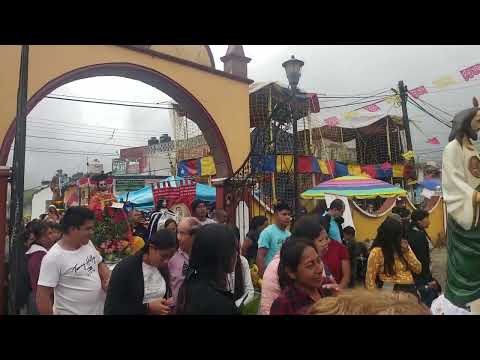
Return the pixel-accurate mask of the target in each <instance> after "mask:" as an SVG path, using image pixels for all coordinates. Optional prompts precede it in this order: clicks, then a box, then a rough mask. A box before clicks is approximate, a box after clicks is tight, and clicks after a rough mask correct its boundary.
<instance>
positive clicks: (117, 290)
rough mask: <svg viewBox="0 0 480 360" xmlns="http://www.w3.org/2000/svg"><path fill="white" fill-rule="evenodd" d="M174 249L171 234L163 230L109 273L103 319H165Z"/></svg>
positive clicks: (170, 308)
mask: <svg viewBox="0 0 480 360" xmlns="http://www.w3.org/2000/svg"><path fill="white" fill-rule="evenodd" d="M176 248H177V242H176V239H175V237H174V236H173V234H172V233H171V232H170V231H169V230H166V229H162V230H160V231H158V232H157V233H155V234H154V235H152V238H151V239H150V241H147V242H146V243H145V246H144V247H143V249H142V250H141V251H139V252H138V253H137V254H135V255H131V256H129V257H127V258H125V259H123V260H122V261H121V262H120V263H119V264H118V265H117V266H116V267H115V269H113V271H112V276H111V277H110V283H109V286H108V291H107V299H106V301H105V308H104V314H105V315H147V314H152V315H166V314H169V313H171V312H172V309H174V306H173V304H172V303H171V302H172V300H171V296H172V292H171V289H170V276H169V273H168V261H169V260H170V258H171V257H172V256H173V254H174V253H175V251H176Z"/></svg>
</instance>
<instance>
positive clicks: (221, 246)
mask: <svg viewBox="0 0 480 360" xmlns="http://www.w3.org/2000/svg"><path fill="white" fill-rule="evenodd" d="M237 254H238V251H237V250H236V246H235V235H234V233H233V231H232V230H231V229H230V228H229V227H228V226H226V225H221V224H209V225H205V226H202V227H201V228H200V229H199V230H198V231H197V234H196V236H195V241H194V243H193V247H192V252H191V255H190V263H189V268H188V270H187V275H186V277H185V281H184V282H183V284H182V286H181V287H180V290H179V293H178V300H177V313H178V314H185V315H236V314H238V310H237V307H236V306H235V302H234V300H233V294H232V293H231V292H230V291H228V290H227V275H228V274H229V273H231V272H233V271H234V269H235V263H236V260H237Z"/></svg>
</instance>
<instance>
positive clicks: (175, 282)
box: [168, 217, 201, 304]
mask: <svg viewBox="0 0 480 360" xmlns="http://www.w3.org/2000/svg"><path fill="white" fill-rule="evenodd" d="M200 226H201V223H200V221H198V220H197V219H196V218H194V217H187V218H183V219H182V220H181V221H180V223H179V224H178V228H177V239H178V245H179V248H178V250H177V252H176V253H175V255H173V257H172V258H171V259H170V261H169V262H168V270H169V271H170V286H171V288H172V297H173V303H174V304H176V303H177V296H178V290H179V289H180V286H182V284H183V280H184V279H185V273H186V271H187V268H188V263H189V260H190V252H191V251H192V245H193V240H194V235H195V231H196V230H197V229H198V228H199V227H200Z"/></svg>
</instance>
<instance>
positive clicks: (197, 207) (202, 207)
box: [192, 199, 215, 226]
mask: <svg viewBox="0 0 480 360" xmlns="http://www.w3.org/2000/svg"><path fill="white" fill-rule="evenodd" d="M207 214H208V209H207V204H206V202H205V201H203V200H200V199H196V200H194V201H193V202H192V215H193V217H195V218H196V219H197V220H198V221H199V222H200V225H202V226H203V225H208V224H214V223H215V221H214V220H212V219H210V218H208V217H207Z"/></svg>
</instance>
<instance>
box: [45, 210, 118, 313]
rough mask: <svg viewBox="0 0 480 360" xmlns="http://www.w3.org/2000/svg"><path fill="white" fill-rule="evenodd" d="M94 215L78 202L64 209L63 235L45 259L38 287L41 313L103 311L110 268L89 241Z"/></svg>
mask: <svg viewBox="0 0 480 360" xmlns="http://www.w3.org/2000/svg"><path fill="white" fill-rule="evenodd" d="M94 221H95V215H94V213H93V212H92V211H90V210H89V209H87V208H84V207H80V206H76V207H72V208H69V209H68V210H67V211H66V212H65V216H64V217H63V220H62V227H63V231H64V235H63V237H62V238H61V239H60V240H59V241H58V242H57V243H56V244H55V245H54V246H53V247H52V248H51V249H50V250H49V251H48V253H47V254H46V255H45V256H44V258H43V260H42V265H41V267H40V276H39V278H38V287H37V307H38V311H39V313H40V314H41V315H53V314H55V315H103V305H104V303H105V290H106V289H107V287H108V282H109V279H110V270H109V269H108V267H107V266H106V265H105V264H104V263H103V262H102V257H101V255H100V254H99V252H98V251H97V250H96V249H95V247H94V246H93V244H92V242H91V241H90V239H91V237H92V236H93V227H94Z"/></svg>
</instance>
